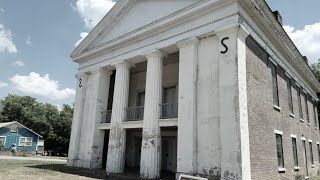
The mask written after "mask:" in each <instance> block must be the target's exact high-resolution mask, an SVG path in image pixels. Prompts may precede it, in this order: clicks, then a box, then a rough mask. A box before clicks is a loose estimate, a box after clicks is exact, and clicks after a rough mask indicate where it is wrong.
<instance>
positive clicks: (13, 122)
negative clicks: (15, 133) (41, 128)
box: [3, 121, 43, 138]
mask: <svg viewBox="0 0 320 180" xmlns="http://www.w3.org/2000/svg"><path fill="white" fill-rule="evenodd" d="M15 123H17V124H19V125H20V126H23V127H24V128H26V129H28V130H29V131H31V132H33V133H34V134H36V135H37V136H39V137H41V138H43V137H42V136H41V135H40V134H38V133H36V132H34V131H33V130H31V129H29V128H27V127H26V126H25V125H23V124H21V123H19V122H18V121H12V122H8V124H7V125H6V126H3V127H7V126H9V125H12V124H15Z"/></svg>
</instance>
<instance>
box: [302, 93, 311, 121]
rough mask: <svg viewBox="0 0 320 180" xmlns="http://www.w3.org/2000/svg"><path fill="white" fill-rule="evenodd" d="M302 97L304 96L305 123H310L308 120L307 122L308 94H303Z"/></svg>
mask: <svg viewBox="0 0 320 180" xmlns="http://www.w3.org/2000/svg"><path fill="white" fill-rule="evenodd" d="M303 96H304V104H305V110H306V116H307V117H306V118H307V122H308V123H310V120H309V109H308V94H306V93H303Z"/></svg>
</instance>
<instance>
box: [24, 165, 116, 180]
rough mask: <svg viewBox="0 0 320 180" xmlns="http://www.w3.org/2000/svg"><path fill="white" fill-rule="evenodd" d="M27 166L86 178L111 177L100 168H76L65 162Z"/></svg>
mask: <svg viewBox="0 0 320 180" xmlns="http://www.w3.org/2000/svg"><path fill="white" fill-rule="evenodd" d="M26 167H29V168H36V169H43V170H50V171H57V172H61V173H66V174H73V175H78V176H83V177H88V178H95V179H113V178H110V177H108V175H107V173H106V172H104V170H102V169H94V170H91V169H85V168H78V167H69V166H66V165H65V164H44V165H34V166H26Z"/></svg>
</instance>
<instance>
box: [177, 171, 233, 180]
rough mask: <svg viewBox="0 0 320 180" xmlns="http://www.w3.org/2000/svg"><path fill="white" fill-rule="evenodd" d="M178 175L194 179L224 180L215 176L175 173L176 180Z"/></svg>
mask: <svg viewBox="0 0 320 180" xmlns="http://www.w3.org/2000/svg"><path fill="white" fill-rule="evenodd" d="M180 175H188V176H194V177H202V178H207V179H208V180H225V179H221V177H220V176H215V175H206V174H190V173H183V172H177V173H176V180H178V179H179V177H180ZM228 180H229V179H228Z"/></svg>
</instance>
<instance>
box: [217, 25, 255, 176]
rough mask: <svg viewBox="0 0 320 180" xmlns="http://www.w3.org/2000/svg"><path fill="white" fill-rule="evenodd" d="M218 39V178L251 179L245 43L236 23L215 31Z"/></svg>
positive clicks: (240, 28) (243, 35)
mask: <svg viewBox="0 0 320 180" xmlns="http://www.w3.org/2000/svg"><path fill="white" fill-rule="evenodd" d="M217 36H218V38H219V40H220V43H221V44H220V52H219V54H220V55H219V71H220V72H219V79H220V80H219V82H220V84H219V88H220V138H221V179H234V178H235V177H236V178H237V179H247V180H250V179H251V168H250V147H249V129H248V111H247V106H248V105H247V81H246V75H247V71H246V44H245V39H246V37H247V36H248V33H247V32H246V31H245V30H244V29H243V28H242V26H240V25H237V26H235V27H232V28H230V29H226V30H223V31H220V32H219V33H217Z"/></svg>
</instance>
